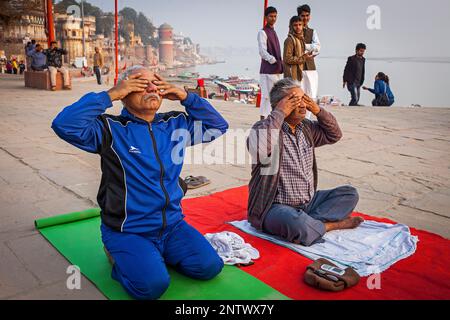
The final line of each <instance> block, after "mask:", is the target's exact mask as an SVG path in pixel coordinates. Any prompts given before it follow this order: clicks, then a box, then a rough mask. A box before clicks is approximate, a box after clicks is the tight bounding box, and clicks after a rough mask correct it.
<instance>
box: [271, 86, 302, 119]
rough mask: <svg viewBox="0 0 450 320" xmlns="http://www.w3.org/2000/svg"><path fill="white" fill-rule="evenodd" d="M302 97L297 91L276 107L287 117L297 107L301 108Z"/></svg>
mask: <svg viewBox="0 0 450 320" xmlns="http://www.w3.org/2000/svg"><path fill="white" fill-rule="evenodd" d="M301 101H302V98H301V97H300V96H299V95H298V94H297V93H295V92H294V93H291V94H289V95H287V96H286V97H284V98H283V99H282V100H281V101H280V102H278V104H277V106H276V108H277V109H278V110H280V111H282V112H283V113H284V117H285V118H287V117H288V116H289V115H290V114H291V113H292V111H294V110H295V109H296V108H300V106H301Z"/></svg>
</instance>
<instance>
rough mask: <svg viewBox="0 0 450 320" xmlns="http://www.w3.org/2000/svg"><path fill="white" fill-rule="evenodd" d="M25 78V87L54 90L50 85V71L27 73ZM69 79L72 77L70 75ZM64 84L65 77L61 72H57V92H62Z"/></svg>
mask: <svg viewBox="0 0 450 320" xmlns="http://www.w3.org/2000/svg"><path fill="white" fill-rule="evenodd" d="M24 78H25V87H29V88H36V89H42V90H51V89H52V85H51V83H50V72H49V71H48V70H45V71H33V70H30V71H25V75H24ZM69 78H70V75H69ZM69 81H70V80H69ZM70 82H71V81H70ZM63 84H64V81H63V75H62V73H61V72H57V73H56V90H62V88H63Z"/></svg>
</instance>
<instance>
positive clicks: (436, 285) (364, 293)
mask: <svg viewBox="0 0 450 320" xmlns="http://www.w3.org/2000/svg"><path fill="white" fill-rule="evenodd" d="M247 196H248V188H247V186H243V187H238V188H233V189H229V190H226V191H223V192H218V193H215V194H212V195H209V196H204V197H199V198H192V199H186V200H184V201H183V211H184V214H185V215H186V221H187V222H188V223H190V224H192V225H193V226H194V227H195V228H197V229H198V230H199V231H200V232H201V233H203V234H204V233H208V232H220V231H225V230H227V231H232V232H235V233H237V234H239V235H240V236H242V237H243V238H244V239H245V241H246V242H248V243H250V244H251V245H252V246H254V247H255V248H257V249H258V250H259V252H260V254H261V257H260V258H259V259H258V260H256V261H255V264H254V265H252V266H248V267H243V268H242V270H244V271H246V272H248V273H249V274H251V275H253V276H254V277H256V278H258V279H260V280H261V281H263V282H265V283H266V284H268V285H270V286H271V287H273V288H274V289H276V290H278V291H280V292H281V293H283V294H285V295H286V296H288V297H290V298H292V299H299V300H310V299H314V300H322V299H333V300H340V299H354V300H367V299H391V300H395V299H407V300H414V299H427V300H429V299H450V256H449V252H450V251H449V249H450V241H449V240H447V239H445V238H443V237H441V236H439V235H436V234H433V233H430V232H427V231H423V230H417V229H414V228H411V233H412V234H413V235H417V236H418V237H419V242H418V244H417V251H416V253H415V254H413V255H412V256H410V257H408V258H406V259H403V260H401V261H399V262H397V263H396V264H394V265H393V266H391V267H390V268H389V269H388V270H386V271H384V272H383V273H381V274H380V278H379V279H375V278H374V277H373V276H372V278H370V279H368V277H363V278H361V281H360V282H359V284H358V285H357V286H355V287H352V288H349V289H346V290H344V291H341V292H324V291H319V290H317V289H315V288H312V287H309V286H307V285H306V284H305V283H304V282H303V274H304V272H305V269H306V266H307V265H308V264H310V263H311V261H312V260H311V259H308V258H305V257H303V256H301V255H300V254H298V253H296V252H294V251H292V250H290V249H287V248H284V247H281V246H279V245H276V244H273V243H271V242H269V241H266V240H263V239H260V238H257V237H255V236H252V235H249V234H246V233H244V232H242V231H240V230H239V229H237V228H235V227H233V226H231V225H230V224H228V223H227V222H229V221H234V220H243V219H246V216H247ZM354 214H355V215H360V216H362V217H364V218H365V219H367V220H374V221H379V222H388V223H395V222H393V221H392V220H388V219H383V218H376V217H372V216H368V215H365V214H362V213H357V212H355V213H354ZM368 280H369V284H371V285H370V286H368V285H367V282H368ZM378 280H379V282H377V281H378ZM369 287H372V289H369ZM374 287H375V288H374Z"/></svg>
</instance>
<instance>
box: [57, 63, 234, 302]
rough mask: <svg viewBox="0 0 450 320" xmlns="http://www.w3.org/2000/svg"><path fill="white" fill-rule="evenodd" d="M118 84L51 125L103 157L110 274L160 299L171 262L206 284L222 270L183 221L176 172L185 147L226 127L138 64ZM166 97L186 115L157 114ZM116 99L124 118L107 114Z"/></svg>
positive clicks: (136, 293)
mask: <svg viewBox="0 0 450 320" xmlns="http://www.w3.org/2000/svg"><path fill="white" fill-rule="evenodd" d="M120 80H121V81H120V82H119V84H118V85H117V86H115V87H113V88H112V89H110V90H109V91H107V92H101V93H88V94H86V95H85V96H83V97H82V98H81V99H80V100H79V101H77V102H75V103H74V104H72V105H70V106H68V107H66V108H65V109H64V110H63V111H62V112H61V113H60V114H58V116H57V117H56V118H55V120H54V121H53V124H52V128H53V130H54V131H55V132H56V134H57V135H58V136H59V137H60V138H61V139H63V140H65V141H67V142H69V143H70V144H72V145H74V146H76V147H78V148H81V149H83V150H85V151H88V152H92V153H98V154H99V155H100V156H101V168H102V179H101V183H100V188H99V191H98V196H97V201H98V204H99V206H100V208H101V219H102V224H101V232H102V240H103V243H104V245H105V251H106V252H107V254H108V255H109V257H110V260H111V261H112V263H113V270H112V277H113V278H114V279H115V280H117V281H119V282H120V283H121V284H122V286H123V287H124V288H125V289H126V290H127V292H128V293H129V294H131V295H132V296H133V297H135V298H137V299H156V298H159V297H160V296H161V295H162V294H163V293H164V292H165V291H166V289H167V287H168V286H169V274H168V272H167V268H166V264H167V265H171V266H173V267H175V268H176V269H177V270H178V271H179V272H181V273H183V274H185V275H187V276H189V277H192V278H196V279H204V280H206V279H211V278H213V277H215V276H216V275H217V274H219V273H220V271H221V270H222V267H223V262H222V260H221V258H220V257H219V256H218V255H217V253H216V252H215V251H214V249H213V248H212V247H211V245H210V244H209V243H208V241H207V240H206V239H205V238H204V237H203V236H202V235H201V234H200V233H199V232H198V231H197V230H195V229H194V228H193V227H191V226H190V225H189V224H187V223H186V222H185V221H184V219H183V218H184V215H183V212H182V208H181V205H180V201H181V198H182V197H183V195H184V192H183V190H182V188H181V186H180V183H179V175H180V172H181V169H182V165H183V163H182V162H183V155H184V150H185V147H186V146H189V145H193V144H195V143H202V142H208V141H211V140H213V139H214V138H217V137H218V136H220V135H222V134H223V133H225V131H226V130H227V129H228V124H227V122H226V121H225V120H224V119H223V118H222V116H221V115H220V114H219V113H218V112H217V111H216V110H215V109H214V108H213V107H212V106H211V105H210V104H209V102H207V101H206V100H204V99H202V98H200V97H199V96H198V95H196V94H192V93H189V94H188V93H187V92H186V91H184V90H183V89H180V88H178V87H176V86H173V85H172V84H169V83H167V82H166V81H164V80H163V79H162V78H161V77H160V76H158V75H157V74H154V73H153V72H151V71H149V70H148V69H145V68H143V67H141V66H135V67H131V68H129V69H127V70H126V71H125V72H124V73H123V74H122V75H121V78H120ZM163 98H165V99H169V100H179V101H180V102H181V104H182V105H183V106H184V107H185V109H186V113H185V112H175V111H172V112H167V113H157V111H158V109H159V107H160V106H161V102H162V99H163ZM114 100H122V102H123V104H124V108H123V110H122V113H121V114H120V115H119V116H113V115H109V114H105V111H106V109H107V108H109V107H111V106H112V101H114Z"/></svg>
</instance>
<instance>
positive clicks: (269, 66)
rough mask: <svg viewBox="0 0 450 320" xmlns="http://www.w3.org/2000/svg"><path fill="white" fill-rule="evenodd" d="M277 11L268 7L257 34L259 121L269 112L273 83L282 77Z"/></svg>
mask: <svg viewBox="0 0 450 320" xmlns="http://www.w3.org/2000/svg"><path fill="white" fill-rule="evenodd" d="M277 14H278V13H277V9H275V8H274V7H268V8H267V9H266V10H265V12H264V16H265V18H266V21H267V23H266V25H265V26H264V28H263V29H261V30H260V31H259V33H258V48H259V55H260V56H261V67H260V70H259V73H260V87H261V106H260V114H261V119H264V118H265V117H267V116H268V115H269V114H270V112H271V107H270V90H271V89H272V87H273V85H274V83H275V82H277V81H278V80H280V79H281V78H282V77H283V61H282V58H281V48H280V41H279V40H278V36H277V33H276V32H275V29H274V26H275V22H276V21H277Z"/></svg>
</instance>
